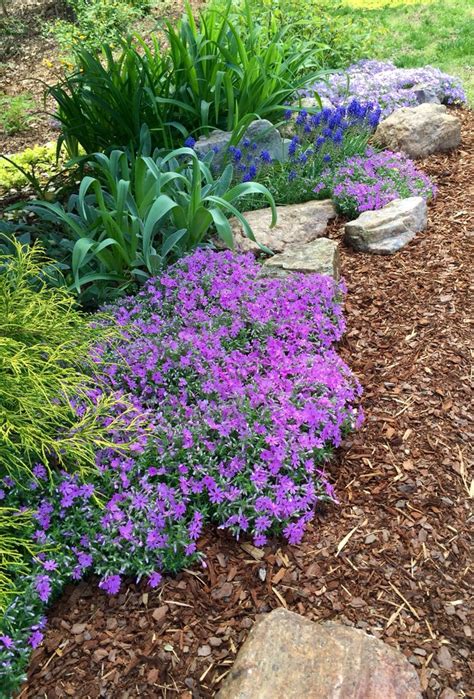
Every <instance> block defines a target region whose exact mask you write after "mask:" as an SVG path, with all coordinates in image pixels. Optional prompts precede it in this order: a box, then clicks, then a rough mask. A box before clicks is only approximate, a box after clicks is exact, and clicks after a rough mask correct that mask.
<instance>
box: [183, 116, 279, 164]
mask: <svg viewBox="0 0 474 699" xmlns="http://www.w3.org/2000/svg"><path fill="white" fill-rule="evenodd" d="M231 138H232V132H231V131H221V130H220V129H216V130H215V131H213V132H212V133H211V134H210V135H209V136H201V137H200V138H199V139H198V140H197V141H196V143H195V144H194V150H195V151H196V153H198V154H199V155H203V156H204V155H206V153H209V151H211V150H214V151H216V150H217V152H216V153H215V155H214V158H213V164H214V165H215V166H217V167H220V166H221V165H222V163H223V161H224V157H225V154H226V151H227V148H228V147H229V144H230V141H231ZM245 138H248V139H249V141H251V143H257V144H258V147H259V149H260V150H267V151H268V152H269V154H270V156H271V158H272V159H273V160H284V159H285V157H286V151H287V148H286V146H285V143H284V141H283V139H282V137H281V135H280V132H279V131H278V129H277V128H275V126H273V124H272V123H271V122H270V121H268V120H267V119H256V120H255V121H252V122H251V123H250V124H249V126H248V128H247V129H246V131H245V132H244V134H243V136H242V140H244V139H245Z"/></svg>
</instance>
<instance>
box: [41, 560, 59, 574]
mask: <svg viewBox="0 0 474 699" xmlns="http://www.w3.org/2000/svg"><path fill="white" fill-rule="evenodd" d="M57 567H58V564H57V563H56V561H53V560H52V559H48V560H47V561H43V568H44V569H45V570H47V571H48V572H49V571H52V570H56V569H57Z"/></svg>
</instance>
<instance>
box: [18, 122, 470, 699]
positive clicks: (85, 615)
mask: <svg viewBox="0 0 474 699" xmlns="http://www.w3.org/2000/svg"><path fill="white" fill-rule="evenodd" d="M460 114H461V116H462V119H463V144H462V146H461V148H460V149H459V150H458V151H457V152H455V153H453V154H451V155H440V156H435V157H431V158H429V159H427V160H426V161H425V162H423V163H421V165H422V167H423V168H424V169H425V170H426V171H427V172H428V173H429V174H430V175H432V176H433V178H434V179H435V180H436V182H437V184H438V187H439V196H438V199H437V200H436V201H435V203H434V204H433V205H431V206H430V211H429V219H430V223H429V226H428V229H427V230H426V231H425V232H424V233H422V234H419V235H418V236H417V237H416V239H415V240H414V241H413V242H412V243H410V244H409V245H408V246H407V247H406V248H405V249H404V250H403V251H401V252H399V253H398V254H396V255H395V256H393V257H379V256H370V255H361V254H357V253H355V252H351V251H350V250H347V249H346V248H342V265H343V273H344V276H345V278H346V281H347V284H348V287H349V293H348V297H347V302H346V312H347V321H348V332H347V334H346V337H345V340H344V342H343V344H342V347H341V352H342V354H343V356H344V358H345V359H346V361H348V363H349V364H350V365H351V367H352V368H353V369H354V371H355V372H356V373H357V374H358V375H359V377H360V378H361V380H362V382H363V384H364V387H365V395H364V405H365V410H366V414H367V419H366V422H365V425H364V426H363V428H362V429H361V430H360V431H359V432H358V433H356V434H354V435H353V436H352V438H351V441H350V442H347V444H345V446H344V449H341V450H340V452H339V454H338V456H337V459H336V460H335V462H334V463H333V464H331V466H330V472H331V474H332V477H333V479H334V482H335V484H336V488H337V492H338V494H339V499H340V504H339V505H338V506H330V507H327V508H326V509H325V510H324V511H322V512H319V513H318V514H317V515H316V516H315V520H314V523H313V526H312V527H310V529H309V531H308V532H307V534H306V536H305V539H304V541H303V543H302V545H301V546H284V545H281V543H280V544H279V543H275V544H274V545H273V546H268V547H266V548H265V550H264V551H258V550H256V549H254V548H253V547H252V546H250V545H248V544H245V543H244V544H241V545H239V544H238V543H236V542H234V541H232V540H231V539H229V538H227V537H226V536H224V535H222V534H221V533H219V532H216V531H210V532H208V534H207V536H206V537H205V538H204V539H203V540H202V541H201V549H202V550H204V551H205V553H206V556H207V559H206V567H203V568H201V569H199V568H196V569H193V570H189V571H185V572H183V573H182V574H180V575H178V576H177V577H176V578H175V579H171V578H169V579H167V580H166V582H165V584H164V585H163V586H162V587H161V589H159V590H156V591H149V590H146V588H145V587H144V586H141V585H139V586H136V585H134V584H130V585H128V586H127V587H126V588H124V592H123V594H121V595H120V596H118V597H116V598H109V597H107V596H106V595H105V594H103V593H102V592H100V591H99V590H98V589H97V588H96V586H95V582H94V581H88V582H83V583H81V584H80V585H78V586H76V587H72V586H71V587H70V588H69V589H68V590H66V592H65V593H64V595H63V596H62V598H61V599H60V600H59V601H58V602H57V603H56V604H55V605H54V606H53V608H52V609H51V611H50V614H49V625H48V630H47V634H46V643H45V644H44V645H43V646H42V647H41V648H39V649H37V650H36V651H35V653H34V654H33V658H32V662H31V668H30V676H29V681H28V683H27V684H26V686H25V687H24V688H23V691H22V692H21V694H20V696H21V697H22V699H25V698H26V697H28V698H29V699H32V698H33V697H47V698H48V699H55V698H59V697H68V696H71V697H91V698H95V697H107V698H108V699H109V698H113V699H115V698H117V699H126V698H127V697H142V698H148V697H150V698H151V697H181V698H182V699H184V698H186V699H191V698H198V697H212V696H214V695H215V693H216V691H217V690H218V688H219V685H220V683H221V681H222V679H223V677H225V675H226V673H227V672H228V670H229V668H230V666H231V664H232V662H233V659H234V657H235V654H236V651H237V650H238V649H239V647H240V646H241V645H242V643H243V641H244V640H245V638H246V636H247V634H248V631H249V629H250V628H251V626H252V624H253V623H254V620H255V619H256V618H257V617H258V615H259V614H263V613H266V612H268V611H270V610H271V609H273V608H275V607H278V606H281V605H283V606H285V607H288V608H289V609H291V610H294V611H296V612H299V613H301V614H303V615H305V616H306V617H308V618H309V619H312V620H314V621H319V620H323V619H336V620H338V621H340V622H342V623H345V624H349V625H355V626H357V627H359V628H362V629H365V630H367V631H368V632H369V633H371V634H374V635H376V636H378V637H379V638H382V639H383V640H384V641H386V642H387V643H388V644H390V645H392V646H396V647H398V648H400V649H401V651H402V652H403V653H404V654H405V655H406V656H407V657H408V658H409V660H410V662H412V663H413V665H414V666H415V667H416V669H417V671H418V673H419V677H420V680H421V684H422V686H423V689H424V694H425V697H427V698H428V699H434V698H435V697H441V696H442V698H443V699H450V698H453V697H467V696H473V695H472V694H470V690H472V689H473V686H472V685H470V681H471V679H470V678H472V673H471V672H470V666H469V664H470V657H469V647H470V645H472V628H473V626H472V622H470V619H469V592H470V588H469V580H468V575H469V562H470V556H469V530H468V517H469V495H468V491H469V488H470V477H469V476H468V462H469V447H470V444H472V442H473V440H472V429H471V434H469V430H470V428H472V422H471V424H470V423H469V403H470V397H471V394H470V389H469V372H470V363H469V360H470V356H469V341H470V332H469V331H470V322H471V323H472V319H471V320H470V313H469V312H470V310H471V309H470V305H469V283H470V279H471V272H472V268H473V261H474V259H473V254H472V252H473V247H472V238H471V240H470V239H469V232H471V235H472V232H473V230H474V215H473V211H472V196H471V197H470V195H469V189H470V188H471V194H472V183H474V166H473V154H474V128H473V127H474V117H473V113H472V112H468V111H461V112H460ZM340 229H341V221H336V222H335V224H334V225H333V227H332V229H331V235H334V236H338V235H339V234H340ZM470 298H473V296H472V295H471V297H470ZM471 415H472V414H471ZM471 582H472V578H471ZM471 662H472V661H471ZM471 670H472V668H471ZM448 688H450V689H451V690H452V692H450V691H449V689H448ZM381 699H382V698H381Z"/></svg>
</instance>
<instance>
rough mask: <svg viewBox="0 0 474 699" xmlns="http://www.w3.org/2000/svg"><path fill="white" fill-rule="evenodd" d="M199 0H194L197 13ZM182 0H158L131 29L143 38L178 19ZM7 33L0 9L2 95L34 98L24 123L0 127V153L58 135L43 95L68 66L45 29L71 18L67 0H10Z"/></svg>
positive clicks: (50, 102) (50, 106)
mask: <svg viewBox="0 0 474 699" xmlns="http://www.w3.org/2000/svg"><path fill="white" fill-rule="evenodd" d="M202 4H203V0H192V2H191V5H192V7H193V8H194V10H195V11H198V10H199V7H200V6H201V5H202ZM183 9H184V0H156V2H155V3H154V5H153V7H152V8H151V11H150V13H149V14H148V15H146V16H145V17H143V18H142V19H140V20H139V21H138V22H137V24H136V25H135V26H134V27H133V28H132V32H138V33H139V34H141V35H142V36H144V37H146V36H147V35H149V34H150V33H151V32H153V31H155V30H156V29H157V28H158V27H159V22H160V20H162V19H163V17H165V16H166V17H167V18H169V19H172V18H177V17H178V16H179V15H181V13H182V12H183ZM8 13H9V14H8V31H7V25H6V24H3V23H2V21H3V22H6V20H5V18H4V16H2V14H1V12H0V95H1V94H4V95H9V96H16V95H19V94H25V93H26V94H28V95H30V96H31V98H32V99H33V102H34V105H35V106H34V108H33V109H32V110H31V120H30V121H29V123H28V125H27V127H26V128H25V129H24V130H22V131H19V132H17V133H14V134H6V133H5V132H4V131H3V130H2V128H1V127H0V153H4V154H9V153H10V154H11V153H17V152H18V151H21V150H23V149H24V148H27V147H32V146H35V145H37V144H43V143H47V142H49V141H53V140H55V139H56V138H57V136H58V132H57V130H56V128H55V126H54V120H53V114H54V106H55V105H54V101H53V100H52V99H50V98H46V97H45V93H46V90H47V87H48V86H49V85H54V84H55V83H57V82H58V81H59V80H61V79H62V78H63V77H64V74H65V70H70V69H71V67H72V66H70V65H69V66H68V65H67V61H65V59H64V58H61V56H60V52H59V48H58V45H57V43H56V41H55V40H54V38H52V37H51V36H48V35H47V34H46V33H45V25H46V23H47V22H52V21H54V20H55V19H70V18H71V11H70V10H69V9H68V6H67V4H66V2H65V0H8Z"/></svg>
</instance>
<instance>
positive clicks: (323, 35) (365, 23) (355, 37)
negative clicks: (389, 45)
mask: <svg viewBox="0 0 474 699" xmlns="http://www.w3.org/2000/svg"><path fill="white" fill-rule="evenodd" d="M222 4H223V2H222V0H214V5H215V6H219V5H222ZM242 4H243V1H242V2H240V3H237V9H238V8H240V7H241V6H242ZM252 10H253V14H254V17H255V19H256V20H257V21H258V23H259V24H260V26H261V32H263V33H264V34H267V35H268V36H270V35H271V34H272V33H273V32H275V31H278V29H279V28H280V27H288V36H289V38H291V40H292V41H295V42H297V43H298V42H300V41H301V40H302V39H303V40H307V41H309V42H315V46H314V50H315V52H316V55H317V57H318V61H319V63H320V65H321V66H325V67H330V68H336V67H340V66H345V65H347V64H348V63H351V62H353V61H355V60H357V59H358V58H362V57H367V56H370V55H371V54H370V52H371V47H372V44H373V41H374V38H375V37H376V36H377V35H378V33H379V31H380V30H378V29H377V24H376V23H374V22H373V21H369V19H368V18H367V17H362V16H360V15H356V13H354V12H352V11H351V10H350V9H349V8H347V7H346V6H345V5H344V3H343V2H342V0H297V1H295V0H253V2H252ZM316 42H317V44H316Z"/></svg>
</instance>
